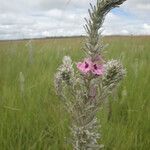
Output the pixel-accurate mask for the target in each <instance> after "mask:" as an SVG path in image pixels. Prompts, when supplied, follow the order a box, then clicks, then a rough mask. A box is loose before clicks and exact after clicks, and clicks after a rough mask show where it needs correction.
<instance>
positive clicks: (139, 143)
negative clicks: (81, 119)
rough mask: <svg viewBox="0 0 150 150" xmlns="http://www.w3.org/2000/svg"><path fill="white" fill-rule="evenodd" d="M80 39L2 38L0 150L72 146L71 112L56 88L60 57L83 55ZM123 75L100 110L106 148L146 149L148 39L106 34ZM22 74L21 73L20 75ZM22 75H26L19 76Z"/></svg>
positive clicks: (149, 136)
mask: <svg viewBox="0 0 150 150" xmlns="http://www.w3.org/2000/svg"><path fill="white" fill-rule="evenodd" d="M83 41H84V39H83V38H59V39H46V40H35V41H32V44H31V45H30V44H29V43H28V41H3V42H2V41H1V42H0V150H70V149H71V146H70V143H69V142H68V141H67V140H66V137H68V136H69V129H68V127H69V119H68V118H69V114H67V113H66V111H65V110H64V108H63V104H62V102H61V101H60V100H59V99H58V98H57V96H56V95H55V91H54V85H53V79H54V73H55V72H56V68H57V67H58V66H59V65H60V63H61V60H62V57H63V56H64V55H71V57H72V59H73V60H74V61H76V62H77V61H79V60H80V59H81V58H83V57H84V53H83V52H82V50H81V47H82V46H83ZM104 43H108V44H109V45H108V47H107V48H106V49H105V51H104V55H105V57H106V58H108V59H112V58H114V59H115V58H117V59H121V60H122V62H123V64H124V66H125V67H126V69H127V76H126V78H125V80H124V81H123V82H122V83H121V85H120V87H119V88H118V90H117V91H116V92H115V94H114V95H113V96H111V97H110V101H111V104H112V116H111V118H110V120H109V121H108V120H107V117H108V109H107V104H105V105H104V107H103V109H102V110H101V111H100V112H99V113H98V118H99V119H100V122H101V134H102V141H101V143H102V144H104V145H105V148H104V149H105V150H149V149H150V37H144V36H143V37H105V38H104ZM20 72H22V73H20ZM21 78H24V79H21ZM23 80H24V82H23Z"/></svg>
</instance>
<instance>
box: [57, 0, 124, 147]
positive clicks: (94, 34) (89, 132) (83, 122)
mask: <svg viewBox="0 0 150 150" xmlns="http://www.w3.org/2000/svg"><path fill="white" fill-rule="evenodd" d="M124 1H125V0H97V3H96V5H95V6H93V5H92V4H90V5H91V9H90V10H89V16H90V19H89V20H87V19H86V22H87V24H86V25H85V26H84V28H85V30H86V32H87V35H88V36H87V40H86V42H85V47H84V49H83V50H84V51H85V53H86V58H85V59H84V60H83V61H82V62H79V63H77V64H76V67H77V71H74V68H73V63H72V60H71V58H70V57H69V56H65V57H64V58H63V64H62V65H61V66H60V67H59V68H58V71H57V73H56V74H55V87H56V92H57V94H58V95H59V96H60V98H61V99H62V100H63V101H64V104H65V107H66V110H67V111H68V112H69V114H70V115H71V123H72V124H71V133H72V146H73V149H74V150H98V149H101V148H102V147H103V146H102V145H101V144H99V142H100V141H99V140H100V133H99V132H98V129H99V126H100V124H99V122H98V121H97V117H96V113H97V111H98V110H99V108H100V107H101V106H102V104H103V102H104V101H105V100H106V99H107V97H108V95H109V94H111V93H112V91H113V89H114V88H116V86H117V85H118V84H119V82H120V81H121V80H122V79H123V77H124V75H125V70H124V69H123V66H122V64H121V63H120V62H119V61H117V60H111V61H106V60H104V59H103V56H102V50H103V49H104V46H103V45H102V42H101V41H100V37H101V36H100V33H99V29H100V28H101V26H102V23H103V21H104V18H105V15H106V14H107V13H108V12H109V11H110V10H111V9H112V8H114V7H118V6H119V5H121V4H122V3H123V2H124Z"/></svg>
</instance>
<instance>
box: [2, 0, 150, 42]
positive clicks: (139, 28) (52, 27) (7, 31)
mask: <svg viewBox="0 0 150 150" xmlns="http://www.w3.org/2000/svg"><path fill="white" fill-rule="evenodd" d="M95 2H96V0H0V40H6V39H24V38H41V37H51V36H74V35H85V31H84V28H83V25H84V24H85V20H84V18H85V17H86V18H88V11H87V10H88V8H89V3H92V4H94V3H95ZM102 34H103V35H150V0H127V1H126V2H125V3H124V4H122V5H121V6H120V7H119V8H115V9H113V10H111V11H110V12H109V13H108V14H107V16H106V19H105V21H104V24H103V26H102Z"/></svg>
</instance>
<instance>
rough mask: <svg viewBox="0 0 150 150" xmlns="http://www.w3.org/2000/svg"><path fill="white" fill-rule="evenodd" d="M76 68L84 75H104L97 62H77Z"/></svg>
mask: <svg viewBox="0 0 150 150" xmlns="http://www.w3.org/2000/svg"><path fill="white" fill-rule="evenodd" d="M77 68H78V69H79V70H80V71H81V72H82V73H84V74H87V73H92V74H94V75H98V76H100V75H102V74H103V73H104V67H103V65H102V64H100V63H99V62H95V61H94V62H92V61H91V59H90V58H87V59H85V60H84V62H79V63H78V64H77Z"/></svg>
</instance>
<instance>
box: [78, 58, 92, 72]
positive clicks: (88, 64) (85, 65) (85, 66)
mask: <svg viewBox="0 0 150 150" xmlns="http://www.w3.org/2000/svg"><path fill="white" fill-rule="evenodd" d="M77 68H78V69H79V70H80V71H81V72H82V73H84V74H86V73H88V72H90V71H91V68H92V61H91V60H90V59H85V60H84V62H79V63H78V64H77Z"/></svg>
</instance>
